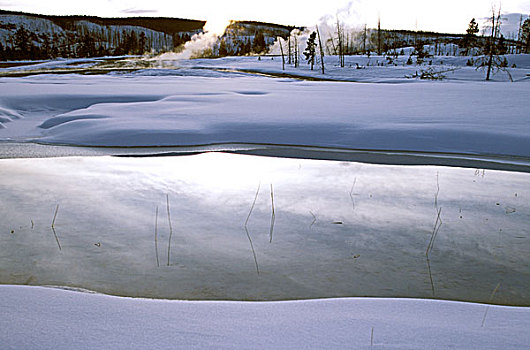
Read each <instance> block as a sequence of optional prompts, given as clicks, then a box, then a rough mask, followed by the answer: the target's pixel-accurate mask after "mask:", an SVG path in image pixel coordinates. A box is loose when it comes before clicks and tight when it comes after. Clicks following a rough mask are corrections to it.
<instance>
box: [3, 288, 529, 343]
mask: <svg viewBox="0 0 530 350" xmlns="http://www.w3.org/2000/svg"><path fill="white" fill-rule="evenodd" d="M0 311H1V312H2V317H1V318H0V339H1V341H2V349H5V350H10V349H13V350H15V349H16V350H18V349H43V350H45V349H109V348H112V349H440V350H441V349H451V348H455V349H483V350H487V349H491V350H493V349H525V348H526V347H527V346H528V343H529V342H530V335H529V333H528V328H529V327H530V309H528V308H514V307H501V306H486V305H480V304H467V303H456V302H441V301H428V300H412V299H401V300H395V299H371V298H363V299H356V298H347V299H329V300H306V301H290V302H275V303H241V302H190V301H169V300H147V299H129V298H117V297H112V296H105V295H99V294H88V293H79V292H73V291H65V290H58V289H47V288H39V287H24V286H0Z"/></svg>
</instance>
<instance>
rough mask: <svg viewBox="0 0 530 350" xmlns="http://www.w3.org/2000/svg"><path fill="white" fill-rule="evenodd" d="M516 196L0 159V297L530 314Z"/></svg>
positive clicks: (208, 164) (269, 162) (468, 177)
mask: <svg viewBox="0 0 530 350" xmlns="http://www.w3.org/2000/svg"><path fill="white" fill-rule="evenodd" d="M529 184H530V174H528V173H513V172H503V171H490V170H486V171H477V170H476V169H469V168H448V167H436V166H390V165H369V164H361V163H353V162H336V161H319V160H300V159H280V158H267V157H256V156H246V155H230V154H222V153H210V154H201V155H194V156H182V157H159V158H114V157H95V158H87V157H84V158H61V159H58V158H48V159H27V160H24V159H17V160H0V209H1V213H2V220H0V282H1V283H12V284H34V285H62V286H71V287H80V288H86V289H90V290H96V291H100V292H104V293H110V294H117V295H127V296H146V297H155V298H179V299H238V300H279V299H295V298H320V297H337V296H399V297H425V298H430V297H436V298H441V299H457V300H469V301H480V302H488V301H490V296H491V294H492V291H493V290H494V289H495V287H496V286H497V285H498V284H499V283H500V287H499V288H498V290H497V291H496V293H495V295H494V298H493V300H492V302H493V303H499V304H519V305H530V294H529V290H530V280H529V279H528V275H529V273H530V267H529V266H530V254H529V252H530V242H529V239H530V228H529V227H528V222H530V202H529V201H528V198H529V196H530V193H529V192H528V191H529V189H530V186H529ZM258 186H259V188H258ZM168 199H169V202H168ZM254 199H255V203H254ZM272 200H273V201H274V203H272ZM168 203H169V215H170V218H171V221H169V220H168V219H169V218H168V210H167V209H168ZM57 205H59V209H58V210H57V213H56V214H57V215H56V217H54V214H55V212H56V208H57ZM157 207H158V216H157V220H156V226H157V232H156V235H157V247H158V255H159V264H160V267H158V266H157V260H156V253H155V210H156V208H157ZM273 209H274V216H273ZM438 212H440V217H439V218H438V217H437V214H438ZM53 219H55V222H54V223H53V229H52V220H53ZM170 224H171V227H170ZM272 224H274V227H273V228H271V225H272ZM438 227H439V228H438ZM437 228H438V231H437V235H436V236H435V238H434V239H433V240H432V250H431V251H430V253H429V264H428V262H427V259H426V254H425V252H426V249H427V247H428V245H429V242H431V239H432V238H433V233H434V231H435V230H436V229H437ZM54 231H55V234H56V236H57V241H56V239H55V237H54ZM247 231H248V236H247ZM170 233H172V237H171V247H170V249H169V248H168V242H169V239H170V237H169V236H170ZM271 235H272V237H273V239H272V242H271ZM249 238H250V239H249ZM58 243H59V244H60V246H61V250H59V249H58ZM251 243H252V246H251ZM252 248H253V249H254V252H255V260H254V256H253V252H252ZM168 252H169V254H170V257H169V261H170V264H169V266H167V261H168ZM429 267H430V273H429ZM257 268H258V269H259V274H257ZM431 281H432V282H431Z"/></svg>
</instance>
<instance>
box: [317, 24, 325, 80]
mask: <svg viewBox="0 0 530 350" xmlns="http://www.w3.org/2000/svg"><path fill="white" fill-rule="evenodd" d="M316 29H317V35H318V49H319V50H320V66H321V67H322V74H325V73H324V49H323V48H322V40H320V31H319V30H318V26H316Z"/></svg>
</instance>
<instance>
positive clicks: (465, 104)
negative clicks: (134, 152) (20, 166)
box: [0, 76, 530, 157]
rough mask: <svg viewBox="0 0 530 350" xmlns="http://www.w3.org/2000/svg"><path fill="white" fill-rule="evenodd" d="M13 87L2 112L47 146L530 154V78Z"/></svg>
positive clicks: (111, 79) (36, 83)
mask: <svg viewBox="0 0 530 350" xmlns="http://www.w3.org/2000/svg"><path fill="white" fill-rule="evenodd" d="M3 82H4V83H3V84H0V91H1V94H0V95H1V96H2V97H1V98H0V107H2V108H5V109H6V110H11V111H15V112H16V113H19V114H21V115H23V116H25V119H26V124H25V125H27V123H30V122H31V121H33V126H32V127H28V128H27V129H26V131H25V132H21V133H19V134H18V135H20V136H19V137H20V138H23V139H28V138H32V139H33V140H34V141H38V142H44V143H54V144H70V145H83V146H182V145H187V146H189V145H201V144H213V143H262V144H283V145H309V146H320V147H340V148H350V149H373V150H407V151H430V152H455V153H471V154H494V155H509V156H523V157H530V138H529V137H528V135H529V134H530V115H529V114H528V109H529V107H530V104H529V102H528V99H527V97H528V89H529V87H530V85H528V84H503V85H502V86H501V85H498V84H487V83H483V82H477V83H465V84H463V83H442V84H440V83H421V84H420V83H418V84H405V85H403V84H352V83H336V82H299V81H293V80H278V79H266V78H256V77H239V78H217V79H213V78H201V77H145V76H133V77H131V76H126V77H116V76H68V77H54V76H51V77H50V76H48V77H34V78H31V77H28V78H15V79H14V78H10V79H5V80H3ZM4 125H5V126H6V129H4V130H2V131H1V132H0V138H12V137H13V134H12V133H10V128H12V127H13V130H14V131H15V130H16V128H15V127H14V126H15V123H5V124H4ZM37 126H40V127H38V128H37ZM14 131H13V132H14Z"/></svg>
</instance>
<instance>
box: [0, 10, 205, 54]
mask: <svg viewBox="0 0 530 350" xmlns="http://www.w3.org/2000/svg"><path fill="white" fill-rule="evenodd" d="M205 23H206V22H205V21H197V20H188V19H180V18H165V17H160V18H158V17H156V18H155V17H126V18H101V17H95V16H47V15H39V14H31V13H24V12H14V11H5V10H0V60H20V59H49V58H55V57H93V56H108V55H124V54H143V53H145V52H155V53H157V52H163V51H170V50H173V49H174V48H176V47H178V46H179V45H181V44H183V43H185V42H186V41H188V40H190V38H191V37H192V36H193V35H194V34H196V33H200V32H202V31H203V28H204V25H205Z"/></svg>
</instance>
